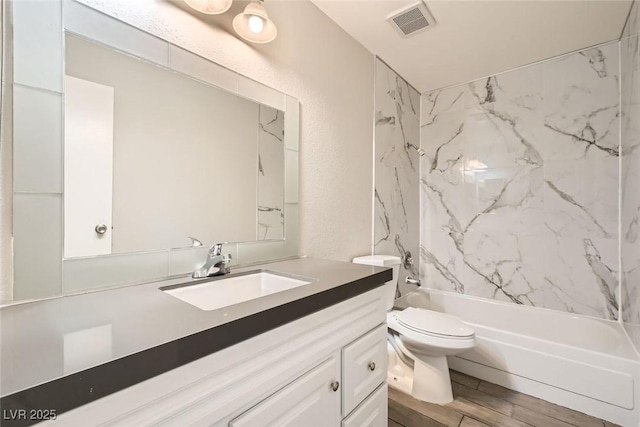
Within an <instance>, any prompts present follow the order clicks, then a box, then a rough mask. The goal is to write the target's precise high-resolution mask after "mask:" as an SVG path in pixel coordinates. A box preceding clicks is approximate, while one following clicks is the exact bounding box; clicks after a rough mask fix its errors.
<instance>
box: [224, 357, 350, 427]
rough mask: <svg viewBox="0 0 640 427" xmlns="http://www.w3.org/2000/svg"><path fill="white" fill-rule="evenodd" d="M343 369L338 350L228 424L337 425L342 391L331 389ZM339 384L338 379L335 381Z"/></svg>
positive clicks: (241, 426)
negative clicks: (340, 364) (341, 368)
mask: <svg viewBox="0 0 640 427" xmlns="http://www.w3.org/2000/svg"><path fill="white" fill-rule="evenodd" d="M339 373H340V368H339V360H338V353H337V352H336V353H335V356H334V357H330V358H329V359H327V360H325V361H324V362H322V363H321V364H320V365H319V366H316V367H315V368H313V369H312V370H311V371H309V372H307V373H305V374H303V375H302V376H301V377H299V378H298V379H296V380H295V381H293V382H292V383H291V384H289V385H288V386H286V387H284V388H283V389H281V390H280V391H278V392H276V393H275V394H273V395H271V397H269V398H267V399H266V400H263V401H262V402H260V403H259V404H257V405H256V406H254V407H253V408H251V409H249V410H248V411H247V412H245V413H244V414H242V415H240V416H239V417H238V418H236V419H234V420H232V421H231V422H230V423H229V427H250V426H255V427H262V426H267V425H269V426H282V427H284V426H291V427H299V426H309V427H312V426H318V427H321V426H322V427H324V426H335V425H338V424H339V422H340V409H339V408H340V393H338V391H337V389H336V391H334V390H333V389H332V387H331V386H332V383H333V382H335V381H337V380H338V379H339V378H338V374H339ZM336 384H337V387H339V383H336Z"/></svg>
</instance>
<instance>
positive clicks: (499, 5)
mask: <svg viewBox="0 0 640 427" xmlns="http://www.w3.org/2000/svg"><path fill="white" fill-rule="evenodd" d="M311 1H313V3H315V4H316V5H317V6H318V7H319V8H320V9H321V10H322V11H323V12H324V13H325V14H327V15H328V16H329V17H330V18H331V19H333V20H334V21H335V22H336V23H337V24H338V25H339V26H341V27H342V28H343V29H344V30H345V31H346V32H347V33H349V34H350V35H351V36H352V37H353V38H355V39H356V40H358V41H359V42H360V43H362V45H363V46H364V47H366V48H367V49H368V50H370V51H371V52H372V53H374V54H375V55H378V56H379V57H380V58H381V59H382V60H384V61H385V62H386V63H387V64H389V65H390V66H391V67H392V68H393V69H394V70H396V71H397V72H398V73H399V74H400V75H401V76H403V77H404V78H405V79H407V80H408V81H409V83H411V84H412V85H413V86H414V87H415V88H416V89H418V90H419V91H420V92H422V93H425V92H429V91H431V90H434V89H439V88H442V87H445V86H450V85H454V84H458V83H465V82H468V81H471V80H476V79H479V78H483V77H486V76H489V75H492V74H496V73H499V72H502V71H506V70H509V69H512V68H515V67H519V66H522V65H525V64H529V63H532V62H536V61H539V60H542V59H546V58H550V57H553V56H556V55H561V54H563V53H567V52H571V51H574V50H578V49H582V48H585V47H589V46H593V45H596V44H599V43H603V42H607V41H611V40H614V39H617V38H619V37H620V34H621V33H622V29H623V27H624V23H625V20H626V18H627V14H628V12H629V9H630V7H631V0H475V1H459V0H427V1H426V3H427V6H428V7H429V9H430V10H431V13H432V14H433V16H434V17H435V19H436V21H437V24H436V26H434V27H433V28H431V29H429V30H427V31H423V32H421V33H418V34H416V35H415V36H414V37H410V38H406V39H403V38H401V37H400V36H399V35H398V34H397V33H396V31H395V30H394V29H393V28H392V27H391V26H390V25H389V24H388V22H387V21H386V18H387V16H389V15H391V14H393V13H394V12H396V11H398V10H401V9H404V8H405V7H407V6H409V5H413V4H416V3H417V1H416V0H374V1H372V0H311Z"/></svg>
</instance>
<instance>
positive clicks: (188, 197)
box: [64, 34, 285, 258]
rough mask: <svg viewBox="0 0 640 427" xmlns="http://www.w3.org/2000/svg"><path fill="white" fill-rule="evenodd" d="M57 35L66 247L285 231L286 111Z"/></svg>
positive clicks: (174, 243) (143, 245) (125, 249)
mask: <svg viewBox="0 0 640 427" xmlns="http://www.w3.org/2000/svg"><path fill="white" fill-rule="evenodd" d="M65 43H66V46H65V49H66V78H65V142H64V144H65V146H64V167H65V175H64V181H65V184H64V195H65V196H64V257H65V258H76V257H89V256H97V255H108V254H119V253H129V252H146V251H154V250H162V249H168V248H180V247H187V246H190V245H191V242H190V240H189V239H188V236H193V237H195V238H197V239H199V240H201V241H202V242H203V243H204V244H206V245H209V244H213V243H215V242H217V241H231V242H248V241H256V240H281V239H283V238H284V179H285V176H284V123H285V122H284V112H282V111H280V110H277V109H274V108H272V107H268V106H265V105H261V104H258V103H256V102H254V101H251V100H248V99H246V98H243V97H240V96H237V95H235V94H232V93H230V92H227V91H225V90H222V89H219V88H217V87H215V86H212V85H209V84H207V83H204V82H201V81H199V80H196V79H193V78H191V77H189V76H186V75H183V74H180V73H178V72H175V71H172V70H169V69H166V68H163V67H161V66H158V65H155V64H151V63H148V62H146V61H144V60H141V59H139V58H136V57H133V56H130V55H127V54H125V53H121V52H119V51H117V50H114V49H112V48H107V47H105V46H102V45H100V44H97V43H94V42H92V41H88V40H86V39H83V38H81V37H78V36H75V35H72V34H67V35H66V36H65Z"/></svg>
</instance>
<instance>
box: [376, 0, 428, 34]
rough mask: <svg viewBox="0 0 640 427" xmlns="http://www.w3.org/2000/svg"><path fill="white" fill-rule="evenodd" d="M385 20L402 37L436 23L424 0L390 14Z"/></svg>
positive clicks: (426, 28) (416, 32)
mask: <svg viewBox="0 0 640 427" xmlns="http://www.w3.org/2000/svg"><path fill="white" fill-rule="evenodd" d="M387 21H388V22H389V24H391V26H392V27H393V28H394V29H395V30H396V31H397V32H398V34H399V35H400V37H402V38H407V37H410V36H415V35H416V34H418V33H420V32H422V31H424V30H428V29H429V28H431V27H433V26H434V25H436V20H435V19H434V18H433V15H432V14H431V12H429V9H427V5H426V4H424V2H418V3H416V4H414V5H413V6H410V7H408V8H405V9H403V10H401V11H398V12H396V13H394V14H393V15H390V16H389V17H388V18H387Z"/></svg>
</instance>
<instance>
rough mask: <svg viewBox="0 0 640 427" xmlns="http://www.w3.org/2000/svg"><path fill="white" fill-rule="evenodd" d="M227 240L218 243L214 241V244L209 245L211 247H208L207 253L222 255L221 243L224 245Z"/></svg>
mask: <svg viewBox="0 0 640 427" xmlns="http://www.w3.org/2000/svg"><path fill="white" fill-rule="evenodd" d="M228 243H229V242H220V243H216V244H215V245H213V246H211V248H210V249H209V255H211V256H219V255H222V245H226V244H228Z"/></svg>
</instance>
